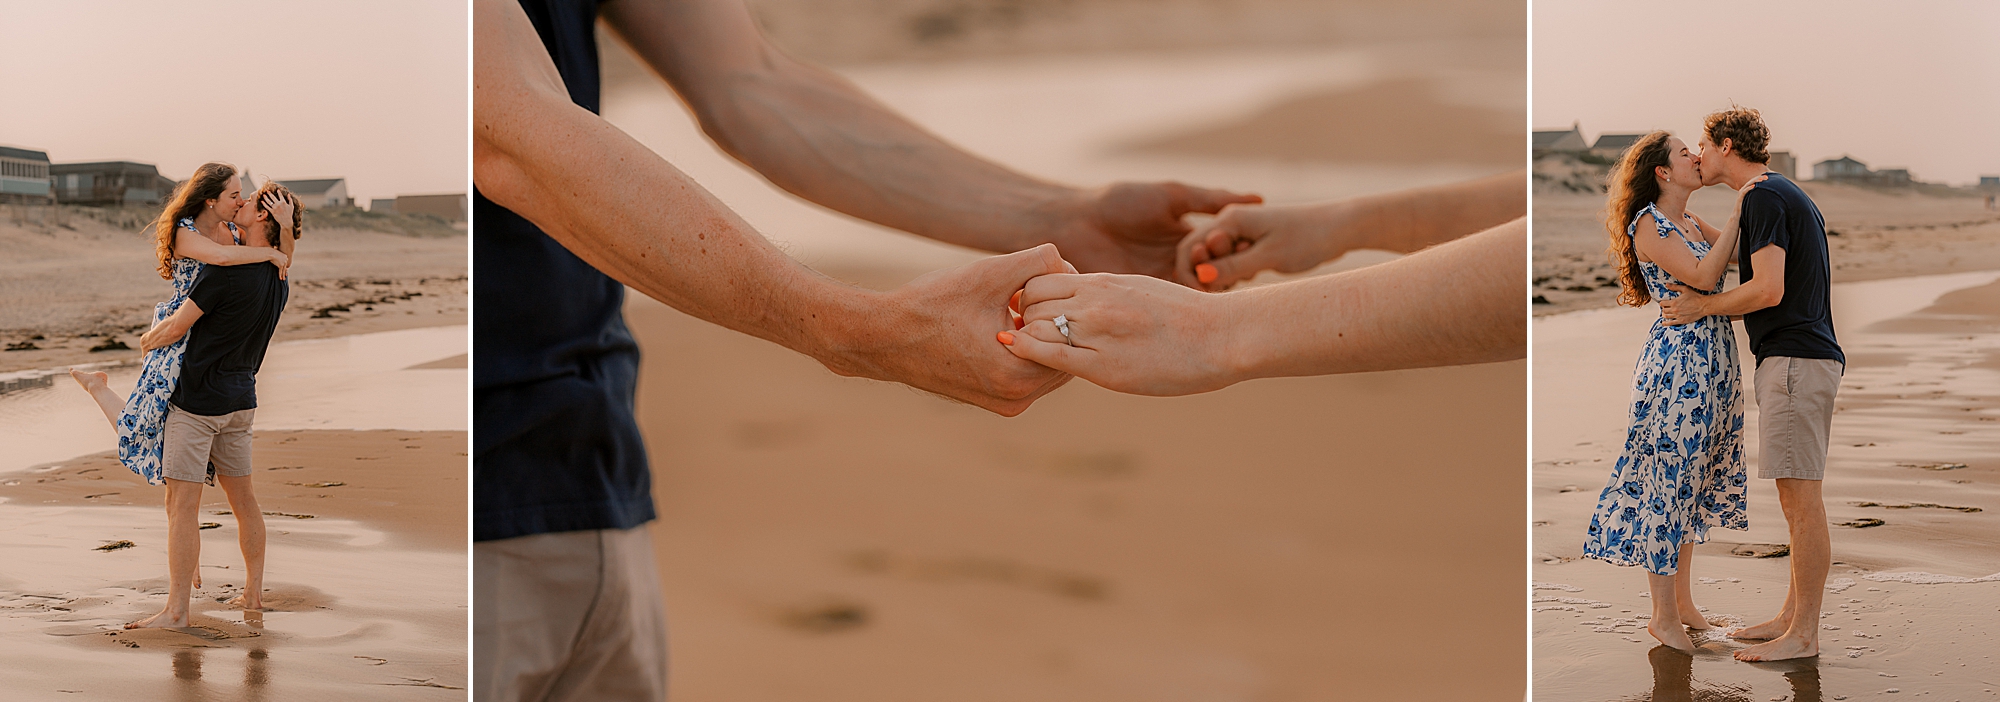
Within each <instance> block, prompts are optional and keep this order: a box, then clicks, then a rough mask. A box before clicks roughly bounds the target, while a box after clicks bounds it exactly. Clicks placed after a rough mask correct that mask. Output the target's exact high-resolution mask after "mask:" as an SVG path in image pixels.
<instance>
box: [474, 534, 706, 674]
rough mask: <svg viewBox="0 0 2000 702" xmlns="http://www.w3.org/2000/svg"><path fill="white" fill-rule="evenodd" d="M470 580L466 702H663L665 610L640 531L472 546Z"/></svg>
mask: <svg viewBox="0 0 2000 702" xmlns="http://www.w3.org/2000/svg"><path fill="white" fill-rule="evenodd" d="M472 572H473V575H474V577H473V581H472V582H473V585H472V677H473V683H472V689H473V699H474V700H477V701H478V702H517V701H528V700H533V701H534V702H570V701H576V702H583V701H586V700H591V701H594V700H610V701H614V702H623V701H626V700H630V701H633V702H640V701H643V702H659V701H660V700H663V699H666V696H667V619H666V603H665V601H664V600H662V599H661V593H660V574H659V568H658V566H656V565H655V564H654V558H653V540H652V537H651V536H650V535H649V534H648V533H647V531H646V527H645V526H644V525H642V526H638V527H635V528H632V529H622V530H620V529H603V530H596V531H566V532H559V533H554V534H535V535H533V536H522V537H517V538H512V539H497V540H494V541H480V542H478V543H474V544H473V545H472Z"/></svg>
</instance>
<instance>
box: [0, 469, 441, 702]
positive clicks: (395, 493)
mask: <svg viewBox="0 0 2000 702" xmlns="http://www.w3.org/2000/svg"><path fill="white" fill-rule="evenodd" d="M465 446H466V435H465V432H462V431H458V432H411V431H367V432H357V431H262V432H258V435H257V445H256V452H257V454H256V455H257V463H258V465H257V472H256V474H255V480H256V484H257V487H258V500H259V503H260V505H261V506H262V508H263V511H264V513H265V519H266V524H267V528H268V529H269V532H268V533H269V537H268V538H269V552H268V556H267V566H266V573H267V575H266V582H265V585H266V588H267V592H266V594H265V598H266V599H265V602H266V605H267V607H266V611H264V612H246V611H243V610H240V609H236V608H232V607H229V606H228V605H226V604H224V603H223V602H222V600H227V599H229V598H230V597H233V596H235V595H236V594H238V593H240V592H241V591H242V586H243V580H242V575H241V572H242V570H241V569H242V567H243V564H242V556H241V554H240V553H239V552H238V551H237V548H236V522H235V520H234V519H233V518H232V516H231V514H230V511H229V505H228V503H227V502H226V501H225V500H224V499H223V495H222V492H221V491H220V490H208V491H205V493H204V499H203V501H202V506H201V515H202V518H203V520H204V522H205V524H204V525H203V529H204V531H203V532H202V535H203V538H202V541H203V543H202V553H201V574H202V580H203V582H202V588H201V589H199V590H197V591H196V592H195V595H194V600H193V613H192V618H191V620H190V626H189V627H188V628H184V629H148V630H139V631H122V630H119V629H118V627H119V625H121V624H123V623H125V622H126V621H130V620H133V619H138V618H141V617H143V616H145V615H147V614H150V613H152V612H155V611H158V609H159V608H160V607H161V603H163V602H164V601H165V598H166V587H167V586H166V578H165V574H166V549H165V542H166V519H165V516H164V514H163V513H162V512H161V510H160V504H159V503H160V498H161V494H162V493H161V490H162V488H156V487H152V486H149V485H146V484H145V482H144V481H143V480H141V479H139V478H138V477H137V476H134V475H133V474H132V473H131V472H130V471H128V470H126V469H125V467H124V466H123V465H121V464H119V463H118V461H117V459H116V457H114V456H110V455H106V454H93V455H90V456H84V457H81V458H79V459H76V460H73V461H65V462H62V463H59V464H55V465H49V466H43V467H39V468H36V469H31V470H28V471H25V472H16V473H8V474H4V475H0V531H5V532H6V533H7V534H8V535H9V536H8V538H7V539H6V543H5V544H4V545H0V558H4V559H5V560H6V561H7V562H8V563H9V566H8V567H7V569H6V571H5V573H4V574H0V632H4V633H5V634H6V635H5V636H0V640H4V641H7V642H9V643H8V644H6V650H5V653H4V655H5V657H6V658H7V659H8V660H9V661H10V665H8V666H6V668H5V670H0V687H4V688H6V689H7V690H8V691H9V693H8V694H9V699H20V700H42V699H114V698H121V697H122V698H127V699H186V700H226V699H253V700H254V699H272V700H283V699H337V698H349V699H352V698H356V697H363V698H367V699H398V700H447V699H463V696H464V693H463V692H462V690H463V689H464V687H465V676H466V672H465V670H466V651H465V643H464V642H465V618H466V615H467V610H466V601H465V580H464V574H465V567H466V562H465V553H464V543H465V541H464V539H465V530H464V524H465V518H466V510H465V501H464V499H463V495H464V494H465V470H464V465H465ZM209 524H213V525H215V526H213V527H210V526H209ZM121 544H122V545H123V546H120V545H121ZM107 548H109V549H110V550H106V549H107Z"/></svg>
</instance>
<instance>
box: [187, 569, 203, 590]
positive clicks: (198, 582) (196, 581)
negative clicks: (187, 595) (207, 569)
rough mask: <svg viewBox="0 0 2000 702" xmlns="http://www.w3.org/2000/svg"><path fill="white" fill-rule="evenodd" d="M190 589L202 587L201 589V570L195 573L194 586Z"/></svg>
mask: <svg viewBox="0 0 2000 702" xmlns="http://www.w3.org/2000/svg"><path fill="white" fill-rule="evenodd" d="M189 589H192V590H200V589H201V571H195V574H194V586H193V587H191V588H189Z"/></svg>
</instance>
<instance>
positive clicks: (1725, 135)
mask: <svg viewBox="0 0 2000 702" xmlns="http://www.w3.org/2000/svg"><path fill="white" fill-rule="evenodd" d="M1701 131H1702V133H1703V134H1705V135H1707V136H1708V143H1710V144H1714V145H1716V146H1721V145H1722V140H1724V139H1728V140H1729V146H1730V148H1733V149H1735V150H1736V155H1737V156H1741V157H1742V158H1743V160H1745V161H1749V162H1751V163H1769V162H1770V161H1771V153H1770V152H1769V151H1767V149H1769V148H1770V147H1771V130H1770V128H1769V127H1765V126H1764V116H1763V115H1761V114H1758V113H1757V111H1756V110H1753V109H1750V108H1748V107H1740V106H1736V105H1731V106H1729V109H1727V110H1723V111H1721V112H1717V113H1714V114H1711V115H1709V116H1708V118H1707V119H1705V120H1702V129H1701Z"/></svg>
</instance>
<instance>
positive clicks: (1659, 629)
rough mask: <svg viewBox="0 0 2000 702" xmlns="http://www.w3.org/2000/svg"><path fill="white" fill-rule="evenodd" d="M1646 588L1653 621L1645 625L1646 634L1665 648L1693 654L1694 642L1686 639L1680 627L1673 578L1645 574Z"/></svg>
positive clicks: (1684, 632)
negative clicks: (1648, 591)
mask: <svg viewBox="0 0 2000 702" xmlns="http://www.w3.org/2000/svg"><path fill="white" fill-rule="evenodd" d="M1646 587H1647V588H1648V589H1649V590H1650V591H1651V592H1650V594H1651V597H1652V600H1653V619H1652V621H1650V622H1647V623H1646V633H1648V634H1652V635H1653V638H1656V639H1659V640H1660V643H1663V644H1666V645H1667V646H1670V647H1673V648H1675V649H1678V650H1681V651H1686V652H1688V653H1693V652H1694V640H1693V639H1690V638H1688V635H1687V629H1685V628H1682V627H1681V617H1680V604H1679V602H1678V600H1679V598H1678V597H1676V596H1675V595H1674V576H1671V575H1659V574H1657V573H1647V574H1646Z"/></svg>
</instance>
